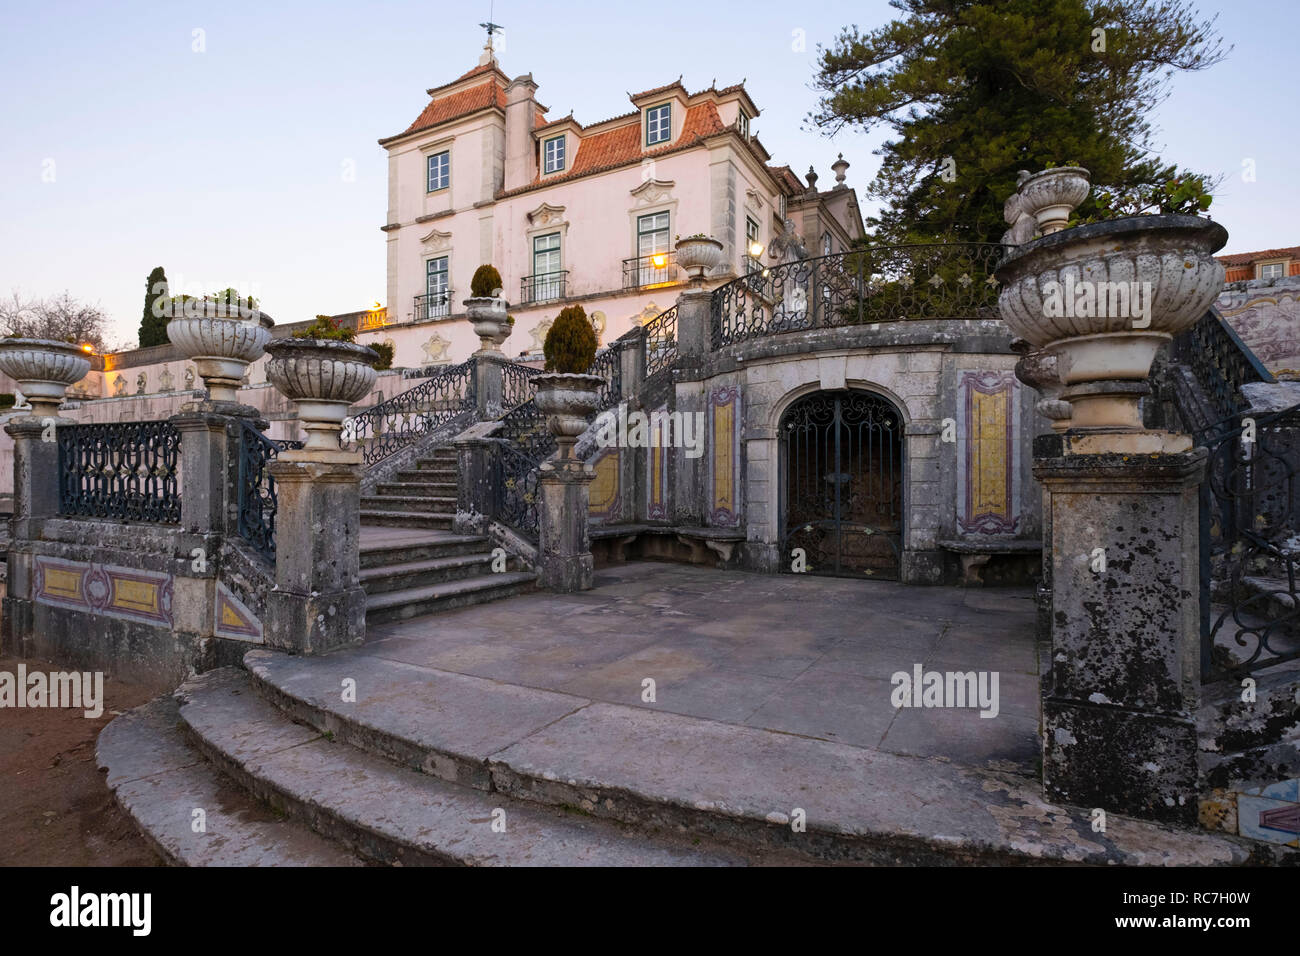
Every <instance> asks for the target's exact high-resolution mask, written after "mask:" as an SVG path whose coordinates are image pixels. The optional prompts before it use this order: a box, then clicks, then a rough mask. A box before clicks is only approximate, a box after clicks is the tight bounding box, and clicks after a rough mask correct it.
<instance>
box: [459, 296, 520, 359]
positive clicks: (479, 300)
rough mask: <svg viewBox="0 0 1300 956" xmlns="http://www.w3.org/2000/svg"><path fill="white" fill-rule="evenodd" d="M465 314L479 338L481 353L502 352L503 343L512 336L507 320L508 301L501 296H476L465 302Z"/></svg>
mask: <svg viewBox="0 0 1300 956" xmlns="http://www.w3.org/2000/svg"><path fill="white" fill-rule="evenodd" d="M465 312H466V314H468V315H469V320H470V322H471V323H473V325H474V334H475V335H477V336H478V339H479V343H480V346H481V347H480V349H479V352H480V353H482V352H497V353H499V352H500V351H501V342H504V341H505V340H506V339H507V338H508V337H509V336H510V323H509V322H508V321H507V320H506V300H505V299H504V298H502V297H501V296H499V295H482V296H474V297H473V298H469V299H466V300H465Z"/></svg>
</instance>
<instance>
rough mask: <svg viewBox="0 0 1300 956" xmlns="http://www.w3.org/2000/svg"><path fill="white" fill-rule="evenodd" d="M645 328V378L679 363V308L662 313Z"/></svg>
mask: <svg viewBox="0 0 1300 956" xmlns="http://www.w3.org/2000/svg"><path fill="white" fill-rule="evenodd" d="M644 328H645V377H646V378H649V377H650V376H651V375H654V374H655V373H656V372H662V371H663V370H664V369H666V368H669V367H671V366H672V364H673V363H674V362H676V361H677V306H673V307H672V308H671V309H667V310H666V311H664V312H660V313H659V314H658V315H657V316H655V317H654V318H653V319H651V320H650V321H649V322H647V323H646V324H645V326H644Z"/></svg>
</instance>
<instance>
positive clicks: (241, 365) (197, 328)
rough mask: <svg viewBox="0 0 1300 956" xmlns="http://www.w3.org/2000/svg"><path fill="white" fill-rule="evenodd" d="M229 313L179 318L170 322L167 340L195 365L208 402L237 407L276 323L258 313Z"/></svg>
mask: <svg viewBox="0 0 1300 956" xmlns="http://www.w3.org/2000/svg"><path fill="white" fill-rule="evenodd" d="M230 312H231V314H228V315H217V316H177V317H176V318H174V319H172V320H171V321H170V322H168V323H167V338H168V340H169V341H170V342H171V343H172V344H173V345H175V346H176V347H177V348H178V349H180V351H181V354H182V355H184V356H185V358H187V359H189V360H190V361H192V362H193V363H194V367H195V369H196V370H197V371H198V373H199V377H200V378H202V379H203V384H204V385H205V386H207V389H208V398H209V400H211V401H214V402H230V403H232V404H235V403H237V402H238V401H239V398H238V395H237V393H238V391H239V387H240V386H241V385H242V384H243V382H244V376H245V374H246V373H247V371H248V366H249V365H251V364H252V363H253V362H255V361H257V360H258V359H259V358H261V356H262V352H263V351H264V350H265V348H266V343H267V342H269V341H270V339H271V326H273V325H275V323H274V322H272V321H271V317H270V316H269V315H264V314H262V313H261V312H258V311H255V310H248V309H243V310H238V311H236V310H233V309H232V310H230Z"/></svg>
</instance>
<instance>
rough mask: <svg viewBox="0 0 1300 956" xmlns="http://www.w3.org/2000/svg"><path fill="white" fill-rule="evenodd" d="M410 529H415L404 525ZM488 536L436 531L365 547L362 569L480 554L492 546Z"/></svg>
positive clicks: (363, 547)
mask: <svg viewBox="0 0 1300 956" xmlns="http://www.w3.org/2000/svg"><path fill="white" fill-rule="evenodd" d="M403 530H404V531H406V533H411V532H410V531H407V529H403ZM489 547H490V545H489V544H488V539H487V538H486V537H483V536H482V535H473V534H452V533H451V532H449V531H433V530H430V531H429V532H427V534H425V535H423V536H421V537H419V538H416V539H408V540H406V541H402V542H400V543H396V544H385V545H375V546H372V547H366V546H364V545H363V546H362V548H361V569H362V571H365V570H368V569H370V568H378V567H383V566H385V565H393V564H409V563H410V562H412V561H429V560H432V559H434V558H450V557H454V556H456V555H463V554H476V553H479V552H482V551H483V550H484V549H485V548H489Z"/></svg>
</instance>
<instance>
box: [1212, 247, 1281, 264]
mask: <svg viewBox="0 0 1300 956" xmlns="http://www.w3.org/2000/svg"><path fill="white" fill-rule="evenodd" d="M1215 258H1216V259H1218V260H1219V261H1220V262H1222V263H1223V264H1224V265H1225V266H1244V265H1249V264H1250V263H1252V262H1258V261H1259V260H1261V259H1296V258H1300V246H1288V247H1287V248H1285V249H1265V250H1264V251H1262V252H1238V253H1235V254H1234V255H1231V256H1215Z"/></svg>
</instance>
